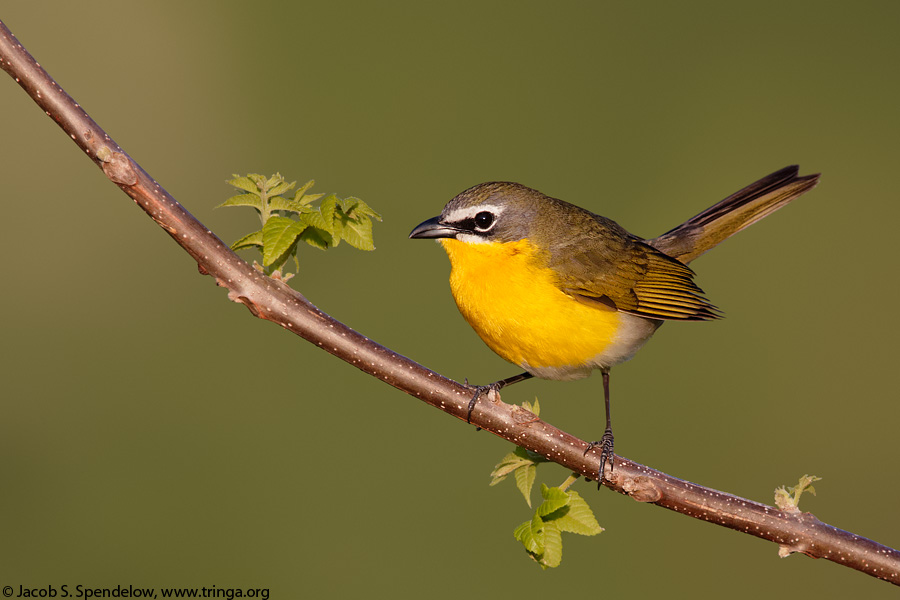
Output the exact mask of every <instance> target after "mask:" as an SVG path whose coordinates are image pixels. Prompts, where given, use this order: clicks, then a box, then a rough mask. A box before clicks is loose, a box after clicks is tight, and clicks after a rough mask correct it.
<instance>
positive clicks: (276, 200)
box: [269, 196, 315, 213]
mask: <svg viewBox="0 0 900 600" xmlns="http://www.w3.org/2000/svg"><path fill="white" fill-rule="evenodd" d="M269 210H284V211H289V212H295V213H310V212H313V211H314V210H315V209H314V208H312V207H311V206H306V205H304V204H298V203H297V202H295V201H294V200H291V199H289V198H285V197H284V196H272V197H270V198H269Z"/></svg>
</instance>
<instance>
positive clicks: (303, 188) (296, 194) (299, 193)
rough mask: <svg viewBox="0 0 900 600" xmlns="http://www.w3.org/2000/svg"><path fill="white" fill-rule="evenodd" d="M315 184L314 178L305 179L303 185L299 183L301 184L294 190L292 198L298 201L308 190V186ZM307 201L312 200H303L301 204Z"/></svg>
mask: <svg viewBox="0 0 900 600" xmlns="http://www.w3.org/2000/svg"><path fill="white" fill-rule="evenodd" d="M315 184H316V181H315V179H310V180H309V181H307V182H306V183H304V184H303V185H301V186H300V187H299V188H298V189H297V191H296V192H294V200H297V201H300V199H301V198H303V194H305V193H306V192H307V191H308V190H309V188H311V187H312V186H314V185H315ZM308 202H312V200H309V201H307V202H303V204H307V203H308Z"/></svg>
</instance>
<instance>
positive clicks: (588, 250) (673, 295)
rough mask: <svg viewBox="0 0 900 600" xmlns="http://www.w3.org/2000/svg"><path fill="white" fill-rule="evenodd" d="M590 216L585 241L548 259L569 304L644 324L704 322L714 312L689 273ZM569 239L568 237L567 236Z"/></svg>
mask: <svg viewBox="0 0 900 600" xmlns="http://www.w3.org/2000/svg"><path fill="white" fill-rule="evenodd" d="M592 216H594V219H593V221H594V222H593V223H591V224H590V225H589V226H586V227H585V225H586V224H582V227H581V229H583V233H584V234H587V235H579V236H577V237H578V238H580V239H572V238H571V237H569V239H567V242H566V244H565V245H564V247H557V248H556V251H554V252H553V253H551V257H550V267H551V268H553V269H554V270H555V271H556V272H557V274H558V277H559V287H560V289H561V290H562V291H564V292H565V293H566V294H569V295H570V296H572V297H573V298H575V299H577V300H579V301H581V302H585V303H587V304H592V305H595V306H598V308H599V307H605V308H607V309H610V308H612V309H615V310H621V311H623V312H627V313H629V314H633V315H637V316H640V317H646V318H649V319H678V320H687V321H705V320H709V319H716V318H718V317H719V316H720V314H719V311H718V310H717V309H716V307H715V306H713V305H712V304H711V303H710V302H709V301H708V300H707V299H706V298H704V297H703V290H701V289H700V288H699V287H697V285H696V284H695V283H694V281H693V278H694V272H693V271H692V270H691V269H690V268H688V267H687V266H686V265H684V264H682V263H680V262H678V261H677V260H675V259H674V258H672V257H670V256H667V255H666V254H663V253H662V252H660V251H659V250H657V249H655V248H653V247H651V246H648V245H647V244H645V243H643V242H642V241H641V240H640V239H638V238H636V237H634V236H632V235H631V234H629V233H627V232H626V231H625V230H624V229H622V228H621V227H619V226H618V225H617V224H616V223H614V222H612V221H609V220H608V219H604V218H603V217H598V216H596V215H592ZM570 233H571V231H570Z"/></svg>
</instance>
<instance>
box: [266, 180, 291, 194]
mask: <svg viewBox="0 0 900 600" xmlns="http://www.w3.org/2000/svg"><path fill="white" fill-rule="evenodd" d="M295 185H297V182H296V181H292V182H290V183H288V182H286V181H281V183H279V184H277V185H276V186H275V187H273V188H272V189H270V190H269V197H272V196H280V195H281V194H283V193H285V192H289V191H291V190H292V189H294V186H295Z"/></svg>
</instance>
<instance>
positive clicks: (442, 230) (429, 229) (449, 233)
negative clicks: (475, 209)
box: [409, 217, 459, 239]
mask: <svg viewBox="0 0 900 600" xmlns="http://www.w3.org/2000/svg"><path fill="white" fill-rule="evenodd" d="M457 233H459V229H457V228H455V227H451V226H450V225H444V224H443V223H441V218H440V217H434V218H433V219H428V220H427V221H424V222H422V223H419V224H418V225H416V228H415V229H413V230H412V231H411V232H410V234H409V237H410V239H436V238H454V237H456V234H457Z"/></svg>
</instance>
